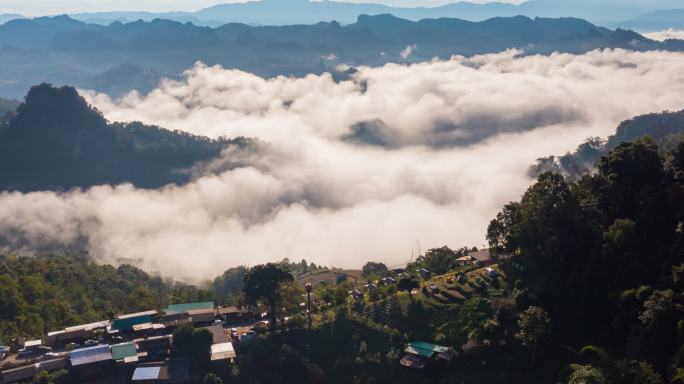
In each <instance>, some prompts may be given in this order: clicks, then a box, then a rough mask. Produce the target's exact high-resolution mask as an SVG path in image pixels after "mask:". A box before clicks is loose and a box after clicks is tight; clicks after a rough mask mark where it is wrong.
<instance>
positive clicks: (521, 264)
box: [488, 118, 684, 383]
mask: <svg viewBox="0 0 684 384" xmlns="http://www.w3.org/2000/svg"><path fill="white" fill-rule="evenodd" d="M647 119H648V118H647ZM630 124H632V123H629V122H628V123H626V124H625V125H624V126H623V128H624V129H628V127H630V126H631V125H630ZM618 135H619V134H618ZM683 229H684V143H680V144H679V145H678V146H677V147H676V148H675V149H674V150H672V151H670V152H669V153H667V154H666V155H665V156H661V155H660V153H659V151H658V146H657V145H656V143H655V142H654V141H653V140H652V139H650V138H646V139H639V140H637V141H635V142H629V143H622V144H619V145H617V146H616V148H615V149H614V150H612V151H611V152H610V153H609V154H608V155H607V156H605V157H602V158H601V160H600V162H599V163H598V172H597V173H596V174H593V175H584V176H583V177H582V178H580V179H579V180H578V181H577V182H567V181H566V180H564V178H563V177H562V176H560V175H557V174H551V173H545V174H542V175H541V176H540V177H539V180H538V181H537V183H536V184H535V185H533V186H532V187H530V188H529V190H528V191H527V192H526V193H525V195H524V196H523V198H522V199H521V200H520V201H519V202H514V203H511V204H508V205H506V206H505V207H504V209H503V211H502V212H501V213H500V214H499V215H498V216H497V217H496V219H495V220H493V221H492V222H491V224H490V226H489V229H488V238H489V241H490V244H491V245H492V246H494V247H496V248H497V249H498V250H499V251H501V252H512V253H514V254H516V255H517V256H515V257H514V258H513V259H512V261H511V262H510V263H508V264H507V266H506V267H507V273H508V276H509V277H510V278H512V279H516V280H520V284H519V288H520V290H519V292H518V293H517V294H516V295H517V297H518V305H519V306H520V307H521V309H524V308H525V307H527V306H529V305H537V306H539V307H542V308H544V309H545V310H546V311H548V313H549V317H550V319H551V324H552V327H553V329H554V331H553V333H552V335H551V336H550V337H549V339H548V340H546V342H545V343H544V344H543V345H539V346H538V347H543V346H544V345H547V346H551V345H554V346H568V347H570V348H572V349H573V350H575V351H578V352H577V353H578V355H577V357H576V362H577V363H578V364H579V365H573V366H572V373H571V374H570V378H571V379H572V378H574V379H572V380H570V382H572V383H588V382H591V383H662V382H672V383H675V382H676V383H679V382H681V380H682V379H684V370H682V367H684V316H683V315H684V312H683V310H684V306H683V304H684V290H683V288H684V284H683V282H684V264H682V263H683V262H684V230H683ZM516 285H518V284H517V283H516ZM523 287H524V288H523ZM590 345H593V346H595V347H598V348H600V349H597V348H594V347H591V348H589V347H588V348H585V349H581V348H582V347H585V346H590ZM601 349H603V350H601ZM604 350H605V351H604ZM670 379H672V381H669V380H670ZM677 380H679V381H677Z"/></svg>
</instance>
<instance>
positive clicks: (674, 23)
mask: <svg viewBox="0 0 684 384" xmlns="http://www.w3.org/2000/svg"><path fill="white" fill-rule="evenodd" d="M682 6H683V7H682V8H678V9H667V10H661V11H656V12H651V13H647V14H644V15H641V16H639V17H636V18H633V19H630V20H627V21H624V22H622V23H620V25H622V26H625V27H628V28H632V29H636V30H639V31H643V32H646V31H649V32H654V31H662V30H665V29H680V30H681V29H684V3H683V4H682Z"/></svg>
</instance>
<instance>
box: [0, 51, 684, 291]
mask: <svg viewBox="0 0 684 384" xmlns="http://www.w3.org/2000/svg"><path fill="white" fill-rule="evenodd" d="M352 72H353V71H352ZM683 73H684V55H682V54H678V53H667V52H647V53H639V52H630V51H623V50H607V51H595V52H590V53H587V54H584V55H570V54H554V55H550V56H522V55H521V54H520V52H518V51H507V52H502V53H500V54H493V55H485V56H476V57H472V58H463V57H454V58H452V59H451V60H446V61H431V62H424V63H417V64H412V65H397V64H388V65H385V66H383V67H377V68H370V67H360V68H357V69H356V71H355V72H353V73H351V74H350V78H349V80H347V81H340V82H336V81H334V80H333V78H332V76H331V75H329V74H323V75H309V76H306V77H303V78H290V77H277V78H270V79H266V78H261V77H258V76H255V75H252V74H249V73H245V72H241V71H236V70H228V69H224V68H221V67H209V66H205V65H202V64H197V65H195V66H194V67H193V68H191V69H189V70H188V71H187V72H186V73H185V76H184V78H183V79H182V80H179V81H172V80H167V81H164V82H163V83H162V84H161V85H160V87H159V88H158V89H155V90H154V91H152V92H150V93H149V94H147V95H140V94H137V93H131V94H129V95H127V96H125V97H123V98H121V99H117V100H112V99H111V98H110V97H108V96H106V95H103V94H96V93H94V92H90V91H82V94H83V95H84V96H85V97H86V98H87V99H88V101H89V102H90V103H92V104H93V105H94V106H95V107H97V108H98V109H99V110H100V111H102V112H103V113H104V114H105V116H106V117H107V118H108V119H109V120H112V121H128V120H140V121H143V122H146V123H153V124H158V125H160V126H164V127H167V128H170V129H179V130H183V131H188V132H192V133H195V134H202V135H208V136H211V137H219V136H229V137H233V136H249V137H255V138H258V139H260V140H261V144H259V145H256V146H255V147H254V148H249V149H244V150H238V149H231V150H227V151H225V152H224V153H222V155H221V157H220V158H218V159H216V160H215V161H213V162H212V163H210V164H207V165H205V166H203V167H199V168H197V169H196V177H195V179H194V180H193V181H192V182H191V183H189V184H188V185H185V186H168V187H166V188H162V189H158V190H141V189H136V188H134V187H132V186H130V185H120V186H115V187H110V186H99V187H94V188H91V189H89V190H87V191H78V190H76V191H70V192H66V193H59V194H58V193H53V192H39V193H30V194H19V193H4V194H0V233H2V234H4V235H3V236H4V237H5V239H4V240H5V241H4V242H5V244H9V245H10V246H11V247H13V248H15V249H17V248H19V249H21V250H23V251H34V250H44V249H54V248H53V247H55V246H57V247H70V246H73V245H74V244H77V245H83V246H85V247H86V249H87V250H88V251H89V252H90V254H91V255H93V257H95V258H96V259H98V260H100V261H103V262H110V263H117V262H122V261H129V262H134V263H136V264H138V265H140V266H141V267H143V268H145V269H147V270H150V271H159V272H160V273H162V274H164V275H167V276H172V277H175V278H179V279H186V280H190V281H197V280H201V279H204V278H211V277H213V276H216V275H218V274H219V273H220V272H221V271H222V270H224V269H225V268H227V267H230V266H235V265H239V264H255V263H262V262H266V261H272V260H280V259H282V258H284V257H288V258H290V259H291V260H300V259H302V258H305V259H306V260H308V261H314V262H316V263H317V264H324V265H336V266H341V267H356V268H358V267H360V266H361V265H362V264H363V263H364V262H365V261H368V260H377V261H384V262H386V263H388V264H390V265H399V264H401V263H403V262H406V261H408V259H409V258H410V257H411V249H412V247H413V245H414V244H415V243H416V241H420V243H421V245H422V247H423V249H427V248H429V247H436V246H442V245H445V244H446V245H449V246H452V247H460V246H463V245H470V246H473V245H477V246H480V245H482V244H483V243H484V234H485V231H486V226H487V223H488V222H489V220H490V219H491V218H493V217H494V215H495V214H496V212H497V211H498V210H499V209H500V208H501V206H502V205H503V204H505V203H507V202H509V201H511V200H514V199H518V198H519V197H520V195H521V194H522V193H523V191H524V190H525V189H526V188H527V187H528V186H529V185H530V184H531V183H532V180H530V179H529V178H528V177H527V176H526V171H527V168H528V166H529V164H531V163H533V162H534V161H535V159H536V158H538V157H540V156H545V155H547V154H549V153H563V152H565V151H567V150H570V149H573V148H575V147H576V146H577V144H578V143H580V142H582V141H583V140H584V138H586V137H589V136H596V135H600V136H606V135H607V134H609V133H611V132H613V131H614V129H615V127H616V125H617V124H618V123H619V122H620V121H621V120H624V119H627V118H630V117H632V116H634V115H638V114H642V113H648V112H653V111H661V110H664V109H681V108H682V107H683V106H684V94H682V93H681V91H680V90H681V89H682V86H684V75H682V74H683ZM227 164H230V166H228V165H227ZM235 164H240V166H239V167H237V168H236V167H234V165H235Z"/></svg>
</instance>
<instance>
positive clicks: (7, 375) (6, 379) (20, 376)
mask: <svg viewBox="0 0 684 384" xmlns="http://www.w3.org/2000/svg"><path fill="white" fill-rule="evenodd" d="M37 374H38V369H37V368H36V365H35V364H31V365H27V366H25V367H19V368H14V369H8V370H6V371H2V373H0V377H2V381H1V382H2V383H13V382H15V381H22V380H26V379H30V378H32V377H33V376H35V375H37Z"/></svg>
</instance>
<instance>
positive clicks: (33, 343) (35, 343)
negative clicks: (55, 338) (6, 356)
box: [24, 339, 43, 349]
mask: <svg viewBox="0 0 684 384" xmlns="http://www.w3.org/2000/svg"><path fill="white" fill-rule="evenodd" d="M41 345H43V341H42V340H40V339H38V340H28V341H25V342H24V348H26V349H35V348H38V347H40V346H41Z"/></svg>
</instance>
